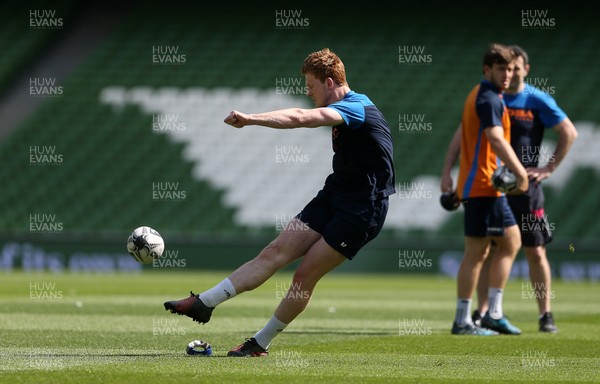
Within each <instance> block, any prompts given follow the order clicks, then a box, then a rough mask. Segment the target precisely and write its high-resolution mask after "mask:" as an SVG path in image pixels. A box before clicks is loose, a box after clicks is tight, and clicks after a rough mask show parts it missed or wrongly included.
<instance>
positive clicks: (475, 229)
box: [463, 196, 517, 237]
mask: <svg viewBox="0 0 600 384" xmlns="http://www.w3.org/2000/svg"><path fill="white" fill-rule="evenodd" d="M463 207H464V210H465V236H472V237H486V236H504V228H507V227H510V226H513V225H516V224H517V221H516V220H515V216H514V215H513V213H512V211H511V209H510V207H509V206H508V201H507V200H506V196H500V197H472V198H469V199H465V200H463Z"/></svg>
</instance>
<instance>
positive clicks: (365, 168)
mask: <svg viewBox="0 0 600 384" xmlns="http://www.w3.org/2000/svg"><path fill="white" fill-rule="evenodd" d="M328 108H331V109H334V110H336V111H337V112H338V113H339V114H340V115H341V116H342V118H343V119H344V123H342V124H340V125H337V126H335V127H332V128H331V138H332V145H333V152H334V155H333V173H332V174H331V175H329V176H328V177H327V180H326V181H325V188H326V189H331V190H333V191H335V192H336V193H340V194H342V195H346V196H348V197H351V198H371V199H378V198H383V197H387V196H389V195H391V194H393V193H395V192H396V189H395V173H394V163H393V153H394V149H393V140H392V135H391V133H390V128H389V126H388V124H387V122H386V120H385V118H384V117H383V114H382V113H381V112H380V111H379V110H378V109H377V107H376V106H375V105H374V104H373V102H372V101H371V100H370V99H369V98H368V97H367V96H366V95H363V94H360V93H356V92H354V91H350V92H348V93H347V94H346V95H345V96H344V98H343V99H342V100H340V101H338V102H335V103H333V104H330V105H328Z"/></svg>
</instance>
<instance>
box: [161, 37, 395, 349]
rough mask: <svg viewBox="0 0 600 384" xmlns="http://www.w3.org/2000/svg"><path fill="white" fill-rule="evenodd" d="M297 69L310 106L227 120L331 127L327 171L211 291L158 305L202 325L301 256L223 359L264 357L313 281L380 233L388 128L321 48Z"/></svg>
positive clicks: (388, 176) (389, 167) (389, 165)
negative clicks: (261, 318) (286, 219)
mask: <svg viewBox="0 0 600 384" xmlns="http://www.w3.org/2000/svg"><path fill="white" fill-rule="evenodd" d="M302 74H303V75H304V76H305V80H306V86H307V90H308V91H307V96H308V97H310V98H311V100H312V101H313V102H314V104H315V108H313V109H301V108H290V109H282V110H277V111H271V112H265V113H258V114H246V113H242V112H239V111H232V112H231V113H230V114H229V115H228V116H227V117H226V118H225V123H227V124H229V125H231V126H233V127H235V128H243V127H245V126H248V125H258V126H263V127H269V128H277V129H290V128H301V127H306V128H318V127H322V126H331V127H332V130H331V136H332V144H333V152H334V155H333V173H331V174H330V175H329V176H328V177H327V179H326V180H325V185H324V187H323V188H322V189H321V190H320V191H319V192H318V193H317V194H316V196H315V197H314V198H313V199H312V200H311V201H310V202H309V203H308V204H307V205H306V206H305V207H304V209H303V210H302V211H301V212H300V213H299V214H298V215H297V216H296V217H295V218H294V219H292V220H291V221H290V223H288V225H287V226H286V228H285V229H284V230H283V231H282V232H281V233H280V234H279V236H277V238H276V239H275V240H273V241H272V242H271V243H270V244H269V245H267V246H266V247H265V248H264V249H263V250H262V251H261V252H260V253H259V254H258V256H256V257H255V258H254V259H252V260H250V261H248V262H247V263H245V264H243V265H242V266H240V267H239V268H238V269H236V270H235V271H234V272H233V273H232V274H231V275H229V277H227V278H225V279H224V280H223V281H221V282H220V283H219V284H217V285H216V286H214V287H213V288H211V289H209V290H207V291H204V292H202V293H200V294H199V295H195V294H194V293H193V292H191V295H190V296H189V297H188V298H185V299H182V300H179V301H167V302H165V303H164V306H165V309H166V310H170V311H171V312H173V313H177V314H180V315H186V316H189V317H191V318H192V319H193V320H194V321H197V322H199V323H207V322H208V321H209V320H210V317H211V314H212V312H213V310H214V308H215V307H216V306H217V305H219V304H221V303H223V302H224V301H226V300H228V299H231V298H233V297H235V296H236V295H239V294H240V293H242V292H246V291H250V290H252V289H254V288H256V287H258V286H260V285H261V284H263V283H264V282H265V281H267V280H268V279H269V278H270V277H271V276H273V274H275V272H277V271H278V270H280V269H281V268H283V267H285V266H286V265H288V264H290V263H291V262H293V261H295V260H298V259H302V261H301V263H300V265H299V266H298V268H297V269H296V272H295V273H294V276H293V280H292V284H291V286H290V289H289V290H288V292H287V294H286V296H285V297H284V298H283V299H282V301H281V303H280V304H279V306H278V307H277V309H276V310H275V313H274V314H273V316H272V317H271V319H270V320H269V321H268V322H267V324H266V325H265V326H264V327H263V328H262V329H261V330H259V331H258V332H257V333H256V334H255V335H254V337H252V338H249V339H247V340H246V341H245V342H244V343H243V344H241V345H239V346H237V347H235V348H233V349H232V350H230V351H229V352H228V353H227V355H228V356H265V355H267V354H268V348H269V346H270V344H271V341H272V340H273V339H274V338H275V336H277V335H278V334H279V333H280V332H281V331H283V330H284V329H285V328H286V327H287V326H288V325H289V324H290V323H291V322H292V321H293V320H294V319H295V318H296V317H297V316H298V315H299V314H300V313H302V311H303V310H304V309H305V308H306V306H307V305H308V302H309V301H310V297H311V296H312V293H313V290H314V288H315V285H316V284H317V282H318V281H319V280H320V279H321V278H322V277H323V276H324V275H325V274H327V273H328V272H329V271H331V270H333V269H334V268H335V267H337V266H338V265H340V264H341V263H342V262H344V261H345V260H346V259H349V260H352V258H354V256H355V255H356V254H357V253H358V251H359V250H360V249H361V248H362V247H363V246H364V245H365V244H367V243H368V242H369V241H371V240H373V239H374V238H375V237H376V236H377V235H378V234H379V232H380V231H381V228H382V227H383V223H384V221H385V217H386V214H387V210H388V196H389V195H391V194H393V193H395V188H394V185H395V175H394V165H393V141H392V136H391V133H390V129H389V126H388V124H387V122H386V120H385V118H384V116H383V115H382V113H381V112H380V111H379V110H378V109H377V107H376V106H375V105H374V104H373V102H371V100H370V99H369V98H368V97H367V96H366V95H363V94H359V93H356V92H354V91H352V90H351V89H350V87H349V85H348V82H347V81H346V72H345V68H344V64H343V63H342V61H341V60H340V58H339V57H338V56H337V55H336V54H335V53H333V52H332V51H330V50H329V49H327V48H325V49H322V50H320V51H317V52H313V53H311V54H309V55H308V57H306V59H305V60H304V64H303V66H302ZM290 188H293V186H291V187H290Z"/></svg>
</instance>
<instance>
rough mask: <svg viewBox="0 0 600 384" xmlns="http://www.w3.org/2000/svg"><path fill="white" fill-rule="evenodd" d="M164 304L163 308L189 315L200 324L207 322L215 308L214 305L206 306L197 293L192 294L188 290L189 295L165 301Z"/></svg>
mask: <svg viewBox="0 0 600 384" xmlns="http://www.w3.org/2000/svg"><path fill="white" fill-rule="evenodd" d="M164 305H165V310H167V311H171V313H176V314H178V315H186V316H189V317H191V318H192V319H193V320H194V321H197V322H199V323H200V324H203V323H208V321H209V320H210V315H211V314H212V311H213V309H215V308H214V307H212V308H211V307H207V306H206V305H205V304H204V303H203V302H202V300H200V298H199V297H198V295H194V292H192V291H190V296H189V297H187V298H185V299H181V300H176V301H175V300H174V301H165V304H164Z"/></svg>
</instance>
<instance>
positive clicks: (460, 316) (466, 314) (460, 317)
mask: <svg viewBox="0 0 600 384" xmlns="http://www.w3.org/2000/svg"><path fill="white" fill-rule="evenodd" d="M471 302H472V299H458V300H456V317H455V318H454V321H455V322H456V324H458V326H459V327H464V326H465V325H467V324H473V320H471Z"/></svg>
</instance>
